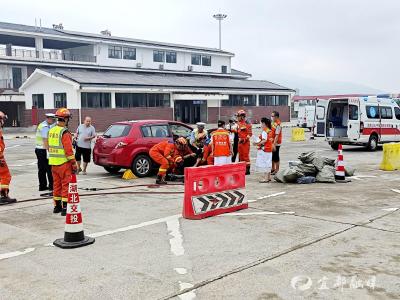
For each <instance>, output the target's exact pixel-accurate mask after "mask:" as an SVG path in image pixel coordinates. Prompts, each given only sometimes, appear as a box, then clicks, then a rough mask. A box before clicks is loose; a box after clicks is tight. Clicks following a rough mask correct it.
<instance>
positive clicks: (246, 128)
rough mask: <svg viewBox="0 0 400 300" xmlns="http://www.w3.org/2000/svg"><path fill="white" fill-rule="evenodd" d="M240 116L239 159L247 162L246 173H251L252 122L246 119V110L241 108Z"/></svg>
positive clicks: (238, 114) (238, 115)
mask: <svg viewBox="0 0 400 300" xmlns="http://www.w3.org/2000/svg"><path fill="white" fill-rule="evenodd" d="M237 117H238V136H239V147H238V148H239V149H238V150H239V161H245V162H246V164H247V167H246V175H250V138H251V136H252V134H253V133H252V128H251V124H249V123H248V122H247V120H246V112H245V111H244V110H239V111H238V113H237Z"/></svg>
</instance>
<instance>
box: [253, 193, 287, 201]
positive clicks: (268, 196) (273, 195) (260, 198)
mask: <svg viewBox="0 0 400 300" xmlns="http://www.w3.org/2000/svg"><path fill="white" fill-rule="evenodd" d="M283 194H286V192H279V193H275V194H271V195H266V196H262V197H258V198H257V200H262V199H267V198H271V197H276V196H280V195H283Z"/></svg>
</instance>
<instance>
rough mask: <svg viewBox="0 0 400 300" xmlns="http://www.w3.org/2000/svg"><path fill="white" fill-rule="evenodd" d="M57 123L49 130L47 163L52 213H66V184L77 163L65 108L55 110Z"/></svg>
mask: <svg viewBox="0 0 400 300" xmlns="http://www.w3.org/2000/svg"><path fill="white" fill-rule="evenodd" d="M56 118H57V125H56V126H54V127H53V128H51V129H50V131H49V139H48V142H49V165H51V166H52V169H51V171H52V175H53V199H54V210H53V213H59V212H61V215H62V216H65V215H66V213H67V201H68V186H69V183H70V179H71V175H72V173H73V172H74V173H76V171H77V170H78V165H77V163H76V160H75V155H74V150H73V147H72V135H71V133H70V132H69V131H68V128H67V127H68V122H69V120H70V118H71V113H70V112H69V110H68V109H66V108H60V109H59V110H57V112H56Z"/></svg>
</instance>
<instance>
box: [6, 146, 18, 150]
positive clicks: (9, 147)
mask: <svg viewBox="0 0 400 300" xmlns="http://www.w3.org/2000/svg"><path fill="white" fill-rule="evenodd" d="M17 147H21V145H13V146H8V147H6V150H8V149H12V148H17Z"/></svg>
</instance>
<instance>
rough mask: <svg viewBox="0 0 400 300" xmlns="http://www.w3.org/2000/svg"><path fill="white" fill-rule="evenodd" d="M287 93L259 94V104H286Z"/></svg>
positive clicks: (287, 100)
mask: <svg viewBox="0 0 400 300" xmlns="http://www.w3.org/2000/svg"><path fill="white" fill-rule="evenodd" d="M288 103H289V96H288V95H260V96H259V106H288V105H289V104H288Z"/></svg>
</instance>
